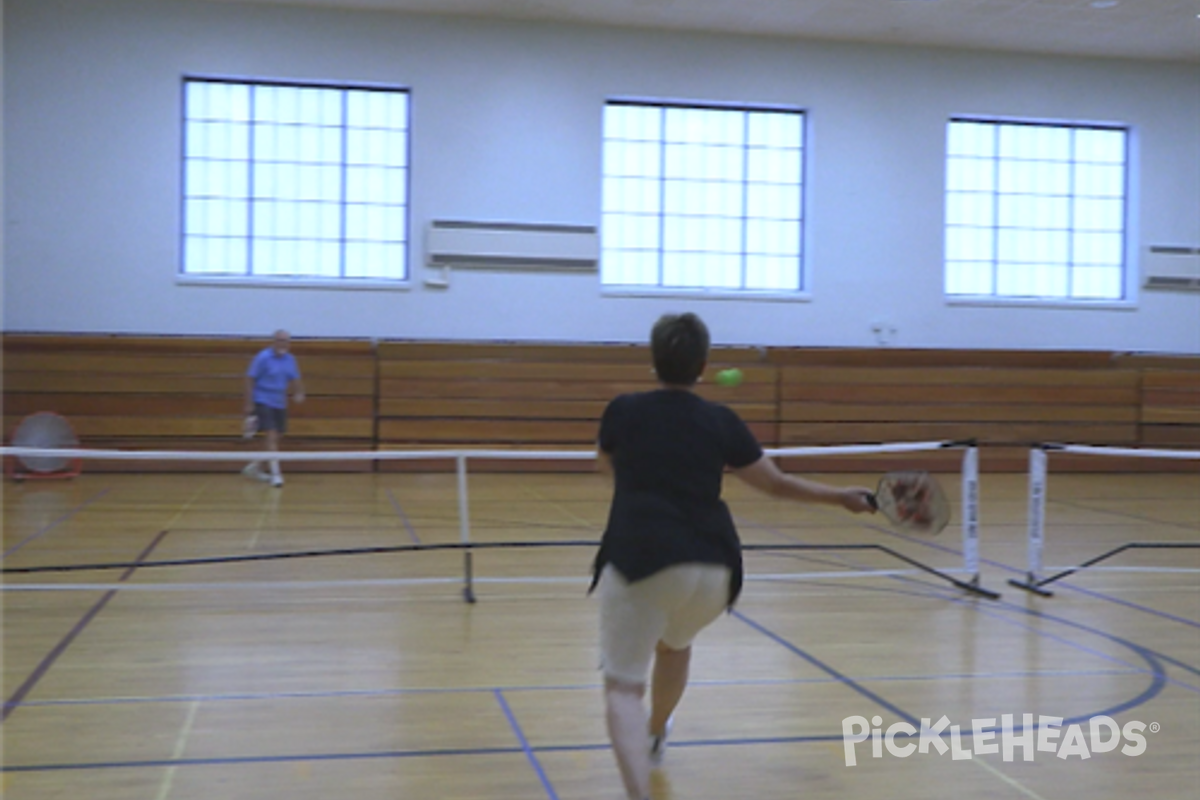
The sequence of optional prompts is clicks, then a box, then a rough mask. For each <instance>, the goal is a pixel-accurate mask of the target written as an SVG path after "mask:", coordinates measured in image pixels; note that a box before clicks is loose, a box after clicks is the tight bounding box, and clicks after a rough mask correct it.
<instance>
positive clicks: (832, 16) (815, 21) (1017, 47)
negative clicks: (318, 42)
mask: <svg viewBox="0 0 1200 800" xmlns="http://www.w3.org/2000/svg"><path fill="white" fill-rule="evenodd" d="M224 2H242V3H278V4H285V5H316V6H326V7H333V8H371V9H384V10H392V11H411V12H420V13H437V14H461V15H471V16H476V17H501V18H506V19H525V20H530V19H532V20H557V21H567V22H575V23H583V24H604V25H619V26H627V27H637V28H652V29H660V30H661V29H675V30H691V31H717V32H727V33H744V34H759V35H771V36H788V37H795V38H807V39H830V40H839V41H860V42H862V41H865V42H890V43H895V44H904V45H927V46H940V47H959V48H970V49H986V50H1003V51H1010V52H1023V53H1057V54H1065V55H1083V56H1103V57H1118V58H1144V59H1167V60H1183V61H1196V62H1200V16H1198V15H1200V0H224Z"/></svg>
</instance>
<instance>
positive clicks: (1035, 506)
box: [1026, 447, 1047, 585]
mask: <svg viewBox="0 0 1200 800" xmlns="http://www.w3.org/2000/svg"><path fill="white" fill-rule="evenodd" d="M1046 461H1047V457H1046V451H1045V450H1043V449H1042V448H1040V447H1035V448H1033V449H1032V450H1030V451H1029V556H1028V563H1029V566H1028V575H1027V576H1026V578H1027V580H1028V582H1029V584H1030V585H1036V584H1037V582H1038V580H1039V578H1040V576H1041V573H1042V549H1043V547H1044V545H1045V537H1046Z"/></svg>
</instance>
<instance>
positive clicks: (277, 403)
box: [242, 330, 304, 486]
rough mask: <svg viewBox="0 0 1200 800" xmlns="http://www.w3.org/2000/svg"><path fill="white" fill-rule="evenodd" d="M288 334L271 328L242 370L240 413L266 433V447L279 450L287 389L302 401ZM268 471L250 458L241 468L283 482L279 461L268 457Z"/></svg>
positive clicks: (273, 484) (299, 401) (301, 384)
mask: <svg viewBox="0 0 1200 800" xmlns="http://www.w3.org/2000/svg"><path fill="white" fill-rule="evenodd" d="M291 346H292V337H291V336H290V335H289V334H288V332H287V331H283V330H279V331H275V338H274V340H273V341H272V342H271V346H270V347H267V348H264V349H263V350H262V351H260V352H259V354H258V355H256V356H255V357H254V360H253V361H251V362H250V368H249V369H248V370H246V400H245V404H244V408H243V410H242V413H244V414H245V415H246V417H247V419H249V418H251V417H253V418H254V420H255V427H256V428H257V429H258V430H261V431H264V432H265V433H266V435H267V449H268V450H271V451H278V450H279V441H280V439H282V438H283V434H284V433H285V432H286V431H287V404H288V390H289V389H290V390H291V391H292V396H293V397H294V398H295V400H296V402H297V403H303V402H304V384H303V383H302V382H301V380H300V367H299V366H298V365H297V364H296V358H295V356H293V355H292V354H291V352H289V351H290V350H291ZM270 468H271V474H270V475H269V476H268V475H267V474H266V473H264V472H263V471H262V465H261V464H260V463H259V462H257V461H252V462H251V463H250V464H248V465H247V466H246V469H245V470H243V472H245V473H246V474H247V475H250V476H252V477H255V478H258V479H260V480H264V481H265V480H270V481H271V485H272V486H283V474H282V472H280V469H279V461H278V460H276V459H272V460H271V464H270Z"/></svg>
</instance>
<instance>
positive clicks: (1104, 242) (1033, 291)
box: [945, 119, 1128, 301]
mask: <svg viewBox="0 0 1200 800" xmlns="http://www.w3.org/2000/svg"><path fill="white" fill-rule="evenodd" d="M946 140H947V141H946V145H947V146H946V230H945V235H946V239H945V270H946V272H945V289H946V294H947V295H948V296H951V297H987V298H1029V299H1037V300H1065V301H1096V300H1121V299H1124V298H1125V294H1126V291H1125V263H1126V259H1125V251H1126V242H1125V224H1126V223H1125V218H1126V191H1127V175H1126V165H1127V161H1128V157H1127V150H1128V131H1127V130H1126V129H1124V128H1119V127H1098V126H1085V125H1062V124H1044V123H1025V122H996V121H988V120H977V119H952V120H950V123H949V125H948V127H947V136H946Z"/></svg>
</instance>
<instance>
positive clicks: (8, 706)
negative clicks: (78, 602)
mask: <svg viewBox="0 0 1200 800" xmlns="http://www.w3.org/2000/svg"><path fill="white" fill-rule="evenodd" d="M166 535H167V531H159V532H158V535H157V536H155V537H154V539H153V540H152V541H151V542H150V544H148V545H147V546H146V548H145V549H144V550H142V552H141V553H139V554H138V557H137V558H135V559H134V564H133V566H130V567H129V568H127V569H126V570H125V571H124V572H122V573H121V577H120V578H118V579H117V580H118V582H124V581H125V580H127V579H128V578H129V576H130V575H132V574H133V572H134V570H136V569H137V565H138V564H139V563H140V562H142V561H145V560H146V558H147V557H148V556H149V555H150V553H151V552H152V551H153V550H154V548H155V547H158V543H159V542H161V541H162V540H163V537H164V536H166ZM116 595H117V590H116V589H110V590H109V591H107V592H105V593H104V596H103V597H101V598H100V599H99V600H97V601H96V603H95V604H94V605H93V606H92V607H91V608H90V609H89V610H88V611H87V612H86V613H85V614H84V615H83V616H82V617H80V619H79V620H78V621H77V622H76V623H75V625H74V626H73V627H72V628H71V629H70V630H69V631H67V634H66V636H64V637H63V638H62V639H60V640H59V642H58V644H56V645H55V646H54V648H53V649H52V650H51V651H50V652H49V653H47V654H46V655H45V656H43V657H42V660H41V661H40V662H39V663H38V665H37V666H36V667H35V668H34V670H33V672H31V673H30V674H29V676H28V677H27V678H25V681H24V682H23V683H22V684H21V685H20V686H18V687H17V690H16V691H15V692H13V693H12V696H11V697H9V698H8V699H7V700H5V701H4V710H3V712H0V722H4V721H6V720H7V719H8V718H9V716H10V715H11V714H12V713H13V712H14V711H16V710H17V708H18V707H20V705H21V703H22V702H23V701H24V700H25V697H26V696H27V695H28V694H29V693H30V692H31V691H33V687H35V686H37V684H38V681H40V680H41V679H42V678H43V677H44V676H45V674H46V673H47V672H49V671H50V668H51V667H53V666H54V663H55V662H56V661H58V657H59V656H61V655H62V654H63V653H64V652H66V650H67V648H68V647H70V646H71V643H72V642H74V641H75V639H76V638H78V637H79V634H81V633H83V629H84V628H86V627H87V626H88V624H90V623H91V621H92V620H93V619H95V618H96V616H97V615H98V614H99V613H100V612H101V611H103V610H104V607H105V606H106V605H108V601H109V600H112V599H113V598H114V597H116Z"/></svg>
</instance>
